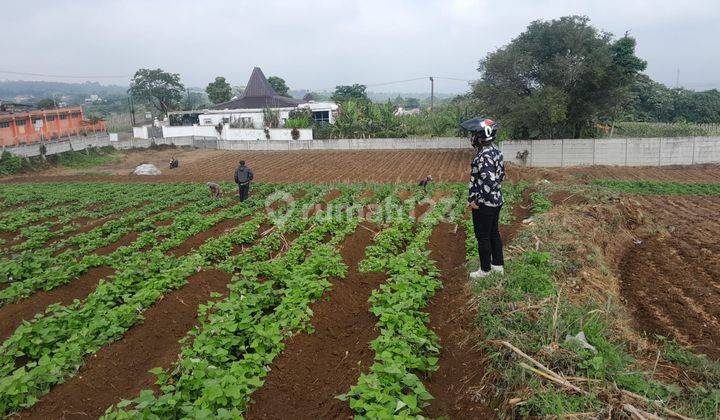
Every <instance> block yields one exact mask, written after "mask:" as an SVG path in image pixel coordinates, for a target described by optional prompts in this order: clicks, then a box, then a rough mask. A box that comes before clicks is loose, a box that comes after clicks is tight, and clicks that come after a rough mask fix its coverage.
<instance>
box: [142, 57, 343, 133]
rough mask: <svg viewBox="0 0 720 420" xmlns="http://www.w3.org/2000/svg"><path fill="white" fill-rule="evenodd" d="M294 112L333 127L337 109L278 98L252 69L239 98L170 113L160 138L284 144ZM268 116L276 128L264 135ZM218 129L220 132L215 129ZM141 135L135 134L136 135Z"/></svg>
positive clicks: (262, 75)
mask: <svg viewBox="0 0 720 420" xmlns="http://www.w3.org/2000/svg"><path fill="white" fill-rule="evenodd" d="M297 109H309V110H310V112H311V113H312V118H313V119H314V120H315V121H318V122H327V123H330V124H332V123H334V122H335V115H336V114H337V110H338V106H337V104H335V103H332V102H314V101H310V102H303V101H301V100H297V99H294V98H288V97H285V96H280V95H278V94H277V92H275V90H273V88H272V86H270V83H268V81H267V79H266V78H265V75H264V74H263V72H262V70H260V68H259V67H255V68H254V69H253V71H252V74H251V75H250V80H248V83H247V87H246V88H245V92H243V94H242V96H240V97H238V98H233V99H232V100H230V101H227V102H222V103H219V104H216V105H213V106H212V107H210V108H208V109H203V110H194V111H174V112H169V113H168V115H169V118H168V120H167V121H166V122H165V123H164V124H162V125H163V127H162V133H163V137H184V136H201V137H217V138H218V139H223V140H256V139H263V138H267V136H268V135H269V136H270V138H269V139H271V140H286V139H290V138H291V130H290V129H289V128H288V129H285V128H283V127H284V126H285V122H286V121H287V120H288V118H290V113H291V112H292V111H294V110H297ZM268 112H272V113H276V114H277V118H278V126H279V127H278V128H274V129H270V130H268V131H267V132H265V128H266V126H268V125H269V124H266V121H265V117H266V113H268ZM218 125H221V126H222V130H219V131H218V129H216V127H218ZM296 132H297V130H296ZM299 132H300V134H299V138H298V139H300V140H309V139H312V129H310V128H305V129H299ZM143 133H144V132H141V131H140V130H138V134H136V135H142V134H143ZM296 137H297V135H296Z"/></svg>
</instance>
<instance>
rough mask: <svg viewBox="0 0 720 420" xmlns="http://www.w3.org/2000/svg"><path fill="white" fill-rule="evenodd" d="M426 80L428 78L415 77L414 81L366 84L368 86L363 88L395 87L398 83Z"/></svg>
mask: <svg viewBox="0 0 720 420" xmlns="http://www.w3.org/2000/svg"><path fill="white" fill-rule="evenodd" d="M427 78H428V76H425V77H416V78H414V79H406V80H395V81H392V82H383V83H373V84H368V85H365V86H367V87H376V86H386V85H396V84H399V83H407V82H416V81H418V80H426V79H427Z"/></svg>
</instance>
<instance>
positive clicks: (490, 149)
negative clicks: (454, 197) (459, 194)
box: [468, 144, 505, 207]
mask: <svg viewBox="0 0 720 420" xmlns="http://www.w3.org/2000/svg"><path fill="white" fill-rule="evenodd" d="M503 179H505V164H504V163H503V155H502V152H501V151H500V149H498V148H497V147H495V145H493V144H490V145H488V146H484V147H483V148H482V149H480V150H479V151H478V153H477V155H476V156H475V158H474V159H473V160H472V163H471V164H470V184H469V185H468V188H469V190H470V191H469V194H468V203H473V202H474V203H475V204H477V205H478V206H482V205H485V206H489V207H499V206H502V204H503V196H502V191H500V183H501V182H502V181H503Z"/></svg>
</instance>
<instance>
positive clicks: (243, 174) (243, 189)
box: [235, 160, 253, 202]
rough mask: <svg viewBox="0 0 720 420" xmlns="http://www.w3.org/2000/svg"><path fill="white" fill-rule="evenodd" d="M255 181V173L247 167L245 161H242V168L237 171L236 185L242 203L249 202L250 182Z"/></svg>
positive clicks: (239, 167)
mask: <svg viewBox="0 0 720 420" xmlns="http://www.w3.org/2000/svg"><path fill="white" fill-rule="evenodd" d="M252 180H253V173H252V171H251V170H250V168H248V167H247V166H245V161H244V160H241V161H240V166H238V167H237V169H236V170H235V183H236V184H238V193H239V194H240V202H243V201H245V200H247V198H248V194H249V193H250V182H251V181H252Z"/></svg>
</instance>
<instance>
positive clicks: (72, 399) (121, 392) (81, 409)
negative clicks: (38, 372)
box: [20, 270, 230, 419]
mask: <svg viewBox="0 0 720 420" xmlns="http://www.w3.org/2000/svg"><path fill="white" fill-rule="evenodd" d="M229 281H230V275H229V274H227V273H225V272H222V271H217V270H205V271H201V272H199V273H196V274H194V275H193V276H191V277H190V278H189V279H188V283H187V284H186V285H185V286H183V287H182V288H180V289H178V290H176V291H174V292H171V293H169V294H167V295H165V297H164V298H163V299H162V300H160V301H159V302H157V303H156V304H155V305H153V306H151V307H150V308H149V309H148V310H147V311H146V312H145V314H144V317H145V321H144V322H143V323H142V324H139V325H136V326H134V327H132V328H131V329H130V330H129V331H128V332H127V333H126V334H125V335H124V336H123V338H122V340H120V341H116V342H114V343H111V344H110V345H107V346H105V347H103V348H102V349H100V350H99V351H98V352H97V353H95V354H94V355H92V356H89V357H88V358H87V359H86V363H85V365H84V366H82V367H81V368H80V371H79V372H78V373H77V374H76V375H75V376H73V377H72V378H70V379H68V380H67V382H65V383H63V384H60V385H58V386H56V387H55V388H53V389H52V391H51V392H50V393H49V394H47V395H45V396H44V397H43V398H41V399H40V402H38V403H37V404H36V405H35V406H33V407H32V408H31V409H30V410H28V411H25V412H22V413H21V415H20V417H22V418H34V419H76V418H77V419H85V418H98V417H99V416H100V415H102V414H103V413H104V412H105V410H106V409H107V408H108V407H109V406H110V405H112V404H115V403H117V402H119V401H120V400H122V399H123V398H134V397H135V396H137V394H138V393H139V392H140V391H141V390H143V389H152V388H153V386H154V383H155V376H154V375H152V374H150V373H149V372H148V370H150V369H152V368H155V367H163V368H169V367H170V366H171V365H172V363H173V362H175V361H176V360H177V357H178V354H179V352H180V348H181V345H180V343H179V342H178V341H179V340H180V339H181V338H183V337H185V335H186V334H187V333H188V331H189V330H190V329H191V328H192V327H193V325H195V324H196V323H197V308H198V306H199V305H200V304H202V303H205V302H207V301H208V300H209V299H210V294H211V293H213V292H218V293H223V294H227V292H228V290H227V288H226V285H227V284H228V282H229Z"/></svg>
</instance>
